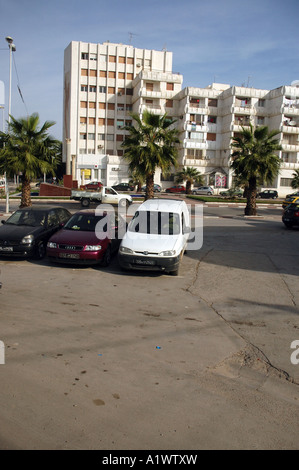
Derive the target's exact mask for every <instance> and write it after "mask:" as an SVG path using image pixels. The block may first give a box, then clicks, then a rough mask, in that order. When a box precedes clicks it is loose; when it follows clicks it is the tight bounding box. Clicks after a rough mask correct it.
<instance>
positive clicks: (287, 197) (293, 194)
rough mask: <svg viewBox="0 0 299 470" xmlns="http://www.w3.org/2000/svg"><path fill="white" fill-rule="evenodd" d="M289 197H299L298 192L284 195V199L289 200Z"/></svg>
mask: <svg viewBox="0 0 299 470" xmlns="http://www.w3.org/2000/svg"><path fill="white" fill-rule="evenodd" d="M290 197H299V191H296V192H295V193H292V194H287V195H286V199H289V198H290Z"/></svg>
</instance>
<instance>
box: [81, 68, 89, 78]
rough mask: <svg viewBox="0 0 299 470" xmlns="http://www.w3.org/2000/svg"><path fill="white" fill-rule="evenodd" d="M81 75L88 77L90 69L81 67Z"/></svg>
mask: <svg viewBox="0 0 299 470" xmlns="http://www.w3.org/2000/svg"><path fill="white" fill-rule="evenodd" d="M81 77H88V70H87V69H81Z"/></svg>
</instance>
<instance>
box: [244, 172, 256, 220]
mask: <svg viewBox="0 0 299 470" xmlns="http://www.w3.org/2000/svg"><path fill="white" fill-rule="evenodd" d="M245 215H256V178H250V180H249V185H248V189H247V204H246V207H245Z"/></svg>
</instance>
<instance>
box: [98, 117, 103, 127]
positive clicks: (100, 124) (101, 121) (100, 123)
mask: <svg viewBox="0 0 299 470" xmlns="http://www.w3.org/2000/svg"><path fill="white" fill-rule="evenodd" d="M98 122H99V126H105V119H104V118H99V121H98Z"/></svg>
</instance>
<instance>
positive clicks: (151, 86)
mask: <svg viewBox="0 0 299 470" xmlns="http://www.w3.org/2000/svg"><path fill="white" fill-rule="evenodd" d="M145 89H146V91H154V84H153V83H146V84H145Z"/></svg>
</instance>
